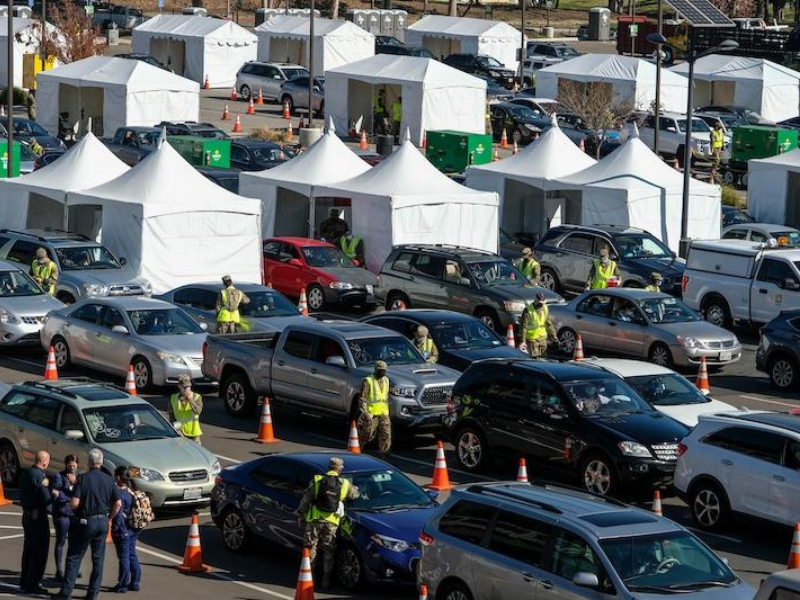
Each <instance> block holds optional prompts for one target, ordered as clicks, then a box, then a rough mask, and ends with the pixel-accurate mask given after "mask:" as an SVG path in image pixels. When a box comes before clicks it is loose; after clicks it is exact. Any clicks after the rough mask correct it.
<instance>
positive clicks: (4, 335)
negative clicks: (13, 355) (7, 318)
mask: <svg viewBox="0 0 800 600" xmlns="http://www.w3.org/2000/svg"><path fill="white" fill-rule="evenodd" d="M41 329H42V324H41V323H34V324H31V323H23V322H22V321H18V322H17V323H3V324H2V325H0V346H22V345H28V344H30V345H37V344H38V345H41V339H40V337H39V332H40V331H41Z"/></svg>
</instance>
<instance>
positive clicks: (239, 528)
mask: <svg viewBox="0 0 800 600" xmlns="http://www.w3.org/2000/svg"><path fill="white" fill-rule="evenodd" d="M331 456H334V454H331V453H326V452H313V453H311V452H309V453H288V454H274V455H271V456H265V457H263V458H258V459H256V460H253V461H251V462H248V463H244V464H241V465H236V466H234V467H228V468H226V469H224V470H223V471H222V473H220V475H219V476H218V477H217V481H216V485H215V486H214V490H213V491H212V492H211V516H212V518H213V519H214V523H216V525H217V527H219V528H220V529H221V530H222V538H223V540H224V542H225V546H226V547H227V548H228V549H229V550H231V551H232V552H244V551H247V550H248V549H250V548H252V547H254V546H258V543H257V542H260V541H264V540H265V541H268V542H270V543H272V544H275V545H276V546H279V547H282V548H284V549H286V550H290V551H292V552H296V553H298V554H299V553H300V551H301V549H302V542H303V528H302V527H301V526H300V525H299V524H298V523H297V518H296V517H295V515H294V512H295V510H297V507H298V506H299V504H300V499H301V498H302V496H303V492H304V491H305V490H306V488H307V487H308V485H309V483H310V482H311V480H312V479H313V477H314V475H319V474H323V473H325V471H326V470H327V468H328V461H329V460H330V458H331ZM338 456H341V457H342V458H344V461H345V465H344V466H345V469H344V473H343V477H345V478H347V479H349V480H350V481H352V483H353V484H354V485H355V486H357V487H358V490H359V492H360V494H361V496H360V498H358V499H356V500H353V501H350V502H348V503H347V505H346V510H347V512H346V515H345V518H344V520H343V521H342V525H341V527H339V542H338V546H337V552H336V576H337V578H338V580H339V582H340V583H341V584H342V586H343V587H345V588H347V589H354V588H357V587H359V586H360V585H362V584H366V583H370V584H374V583H400V584H414V583H415V578H416V565H417V562H418V561H419V557H420V546H419V532H420V531H421V530H422V526H423V524H424V523H425V521H427V520H428V518H429V517H430V516H431V515H432V514H433V512H434V510H435V508H436V506H437V504H436V502H435V501H434V498H435V497H436V494H435V492H426V491H425V490H423V489H422V488H420V487H419V486H418V485H417V484H416V483H414V482H413V481H411V480H410V479H409V478H408V477H406V476H405V475H404V474H403V473H401V472H400V471H398V470H397V469H396V468H394V467H393V466H392V465H390V464H388V463H386V462H384V461H382V460H379V459H377V458H373V457H371V456H367V455H364V454H361V455H357V454H347V453H345V454H339V455H338Z"/></svg>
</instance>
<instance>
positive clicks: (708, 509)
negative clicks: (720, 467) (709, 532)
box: [689, 481, 730, 529]
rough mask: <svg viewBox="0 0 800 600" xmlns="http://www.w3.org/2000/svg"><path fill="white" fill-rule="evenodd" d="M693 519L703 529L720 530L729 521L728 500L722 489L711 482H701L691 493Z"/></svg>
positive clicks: (690, 505) (690, 504) (690, 501)
mask: <svg viewBox="0 0 800 600" xmlns="http://www.w3.org/2000/svg"><path fill="white" fill-rule="evenodd" d="M689 508H691V510H692V518H693V519H694V522H695V523H697V525H698V526H700V527H702V528H703V529H718V528H720V527H721V526H722V525H723V524H724V523H725V521H726V520H727V519H728V516H729V512H730V508H729V507H728V499H727V498H726V497H725V493H724V492H723V491H722V490H721V489H720V487H719V486H718V485H717V484H716V483H713V482H711V481H701V482H698V483H697V484H695V485H693V486H692V489H691V492H690V493H689Z"/></svg>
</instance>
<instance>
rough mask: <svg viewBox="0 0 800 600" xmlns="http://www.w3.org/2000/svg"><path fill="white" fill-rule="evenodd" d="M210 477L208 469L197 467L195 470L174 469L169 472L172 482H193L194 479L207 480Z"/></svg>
mask: <svg viewBox="0 0 800 600" xmlns="http://www.w3.org/2000/svg"><path fill="white" fill-rule="evenodd" d="M207 479H208V471H206V470H205V469H197V470H195V471H173V472H172V473H170V474H169V480H170V481H171V482H172V483H192V482H194V481H206V480H207Z"/></svg>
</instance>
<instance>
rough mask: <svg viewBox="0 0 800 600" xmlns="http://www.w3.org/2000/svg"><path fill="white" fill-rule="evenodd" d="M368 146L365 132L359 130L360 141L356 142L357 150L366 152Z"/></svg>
mask: <svg viewBox="0 0 800 600" xmlns="http://www.w3.org/2000/svg"><path fill="white" fill-rule="evenodd" d="M368 147H369V146H368V145H367V132H366V131H364V130H363V129H362V130H361V139H360V140H359V142H358V149H359V150H366V149H367V148H368Z"/></svg>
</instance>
